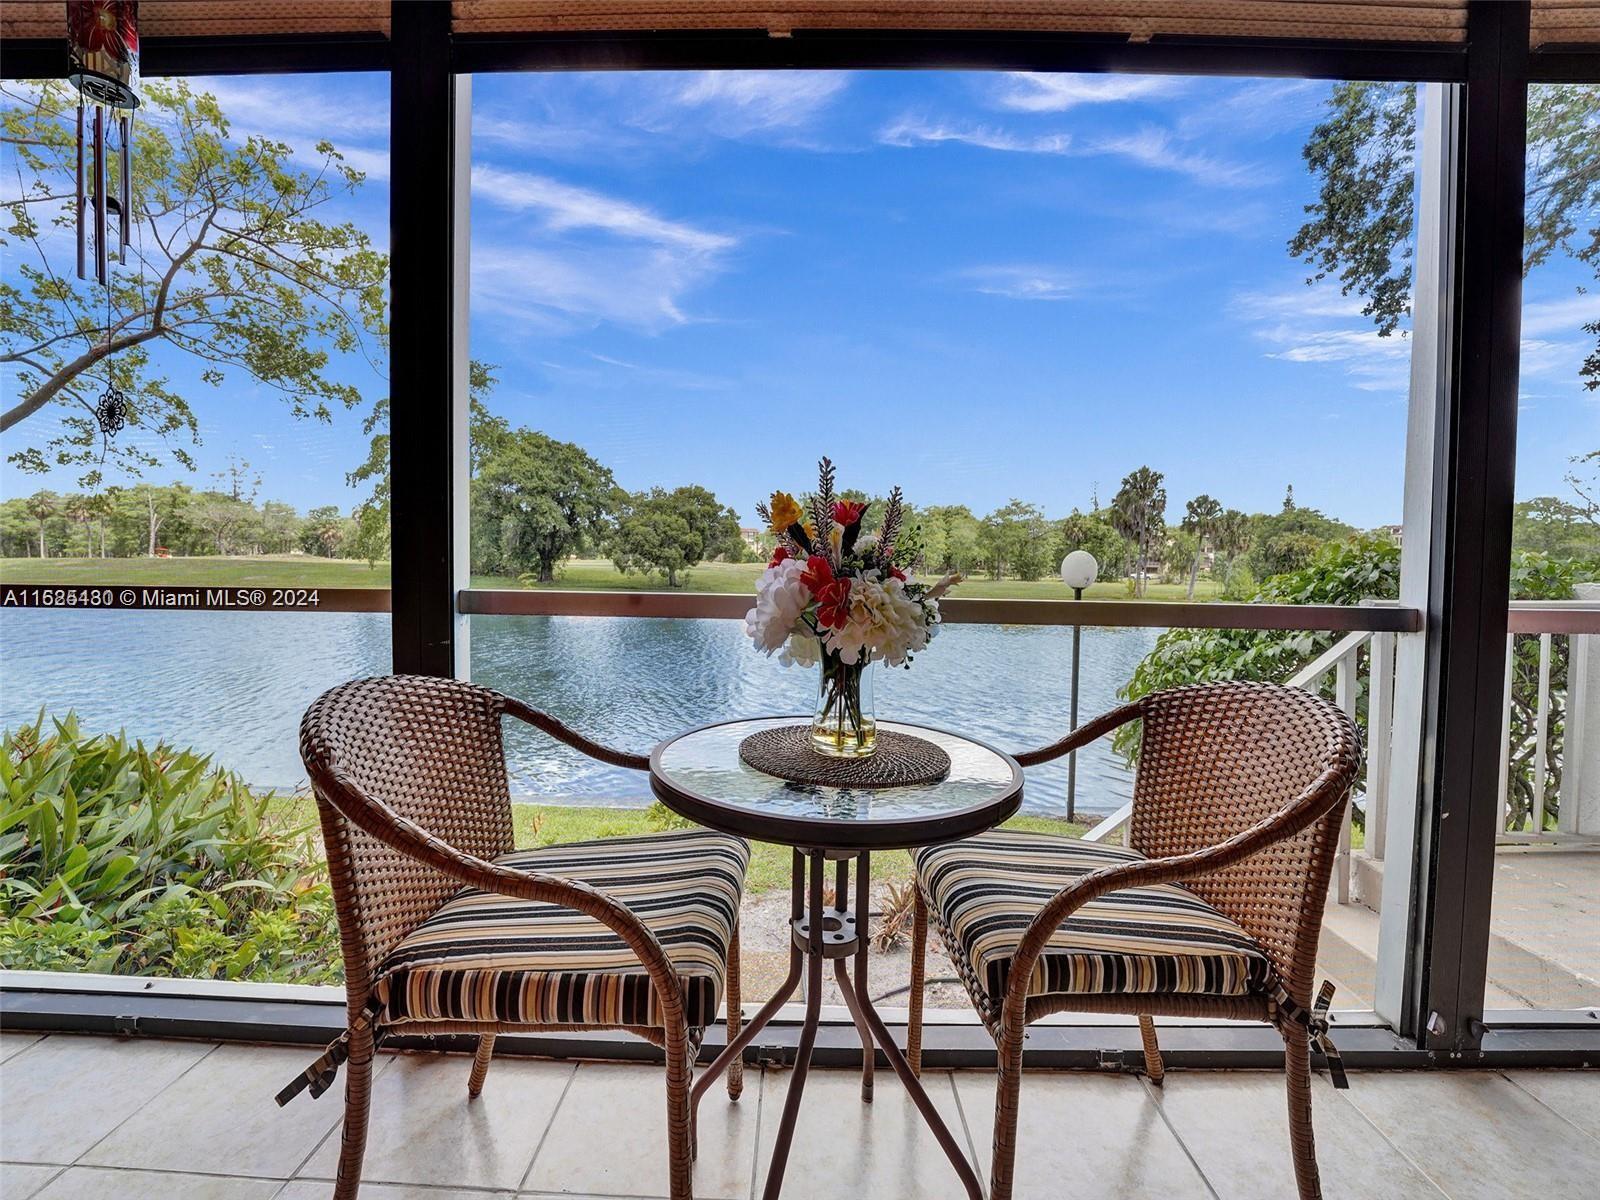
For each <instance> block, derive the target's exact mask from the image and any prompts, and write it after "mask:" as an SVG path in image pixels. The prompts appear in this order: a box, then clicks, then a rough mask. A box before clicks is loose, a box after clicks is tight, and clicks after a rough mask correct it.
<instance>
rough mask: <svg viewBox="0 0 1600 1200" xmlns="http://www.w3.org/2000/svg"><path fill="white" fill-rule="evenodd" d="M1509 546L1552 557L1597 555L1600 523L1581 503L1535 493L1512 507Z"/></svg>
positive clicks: (1566, 557)
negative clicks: (1530, 497) (1532, 496)
mask: <svg viewBox="0 0 1600 1200" xmlns="http://www.w3.org/2000/svg"><path fill="white" fill-rule="evenodd" d="M1511 546H1512V549H1514V550H1525V551H1531V552H1535V553H1539V554H1547V555H1549V556H1551V557H1552V558H1560V559H1576V558H1600V523H1597V522H1595V521H1594V520H1593V519H1592V518H1590V516H1589V515H1588V513H1587V512H1586V511H1585V509H1584V507H1583V506H1582V505H1579V504H1572V503H1569V502H1568V501H1566V500H1562V499H1560V498H1559V497H1556V496H1535V497H1534V498H1533V499H1531V500H1523V501H1521V502H1519V503H1518V504H1517V505H1516V506H1515V507H1514V508H1513V509H1512V510H1511Z"/></svg>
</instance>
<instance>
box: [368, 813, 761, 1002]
mask: <svg viewBox="0 0 1600 1200" xmlns="http://www.w3.org/2000/svg"><path fill="white" fill-rule="evenodd" d="M495 862H497V863H498V864H500V865H501V866H506V867H515V868H518V869H520V870H524V871H538V872H541V873H543V874H547V875H558V876H560V877H562V878H563V879H573V880H581V881H582V882H584V883H586V884H589V885H590V886H591V887H593V888H595V889H597V890H599V891H602V892H605V893H607V894H608V895H610V896H612V897H614V898H615V899H617V900H620V901H621V902H622V903H623V904H625V905H627V906H628V908H629V909H631V910H632V911H633V913H634V915H635V916H637V917H638V918H639V919H640V921H642V922H643V923H644V925H645V927H646V928H648V929H649V930H650V931H651V932H652V933H654V934H655V936H656V938H657V940H658V941H659V942H660V943H661V947H662V949H663V950H665V951H666V954H667V957H668V958H669V959H670V960H671V961H672V964H673V966H674V967H675V968H676V969H677V973H678V979H679V981H680V983H681V984H682V987H683V994H684V1001H685V1006H686V1014H687V1020H688V1024H689V1025H690V1026H691V1027H697V1026H705V1025H709V1024H711V1023H712V1022H713V1021H715V1020H716V1016H717V1005H718V1003H719V1002H720V1000H721V997H722V984H723V980H724V977H725V975H726V973H727V965H728V942H729V940H730V938H731V937H732V935H733V927H734V924H735V922H736V921H737V919H738V915H739V897H740V894H741V893H742V892H743V890H744V873H745V868H746V867H747V866H748V865H749V862H750V847H749V846H748V845H747V844H746V843H745V842H743V841H741V840H740V839H738V838H732V837H727V836H725V835H723V834H720V833H711V832H709V831H707V830H692V831H689V832H684V833H669V834H658V835H653V836H647V837H636V838H614V839H608V840H606V841H599V842H580V843H576V844H572V845H565V846H546V847H544V848H542V849H538V850H519V851H516V852H515V853H512V854H504V855H501V856H500V857H499V858H497V859H495ZM379 976H380V978H379V981H378V984H377V986H376V988H375V989H374V995H375V999H376V1000H377V1001H378V1002H379V1003H381V1004H382V1010H381V1013H380V1015H379V1020H380V1022H381V1023H393V1022H397V1021H487V1022H501V1023H507V1024H527V1025H635V1026H655V1027H660V1026H661V1025H662V1024H663V1021H662V1018H661V1014H660V1011H659V1005H658V1003H657V1001H656V997H655V989H654V988H653V987H652V986H651V984H650V977H649V975H648V974H647V973H646V972H645V969H644V967H643V965H642V964H641V963H640V962H639V958H638V955H636V954H635V953H634V952H633V951H632V950H631V949H629V948H628V945H627V943H626V942H624V941H623V940H622V939H621V938H620V937H619V936H617V934H615V933H613V932H612V931H611V930H610V929H608V928H606V927H605V926H604V925H602V924H601V923H600V922H599V921H596V920H595V919H594V918H592V917H587V916H584V915H583V914H581V913H578V912H574V911H573V910H572V909H570V908H562V907H560V906H559V905H554V904H539V903H534V902H531V901H526V900H516V899H513V898H511V897H509V896H502V895H499V894H498V893H495V892H484V891H480V890H478V889H476V888H463V889H462V890H461V891H459V892H457V893H456V895H455V896H454V897H453V898H452V899H450V900H449V901H448V902H446V903H445V905H444V906H443V907H442V908H440V909H439V911H438V912H436V913H434V914H433V916H431V917H429V918H428V919H427V920H426V921H424V922H423V923H422V924H421V925H420V926H418V927H417V928H416V929H415V930H413V931H412V932H411V933H410V934H409V935H408V936H407V937H406V938H405V939H404V940H403V941H402V942H401V943H400V944H399V945H398V946H396V947H395V949H394V951H393V953H391V954H390V955H389V957H388V958H387V959H386V960H385V961H384V963H383V965H382V967H381V968H380V969H379Z"/></svg>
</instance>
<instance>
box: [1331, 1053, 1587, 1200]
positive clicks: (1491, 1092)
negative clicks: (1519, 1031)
mask: <svg viewBox="0 0 1600 1200" xmlns="http://www.w3.org/2000/svg"><path fill="white" fill-rule="evenodd" d="M1345 1095H1346V1096H1348V1097H1349V1099H1350V1102H1351V1103H1352V1104H1355V1105H1356V1106H1357V1107H1359V1108H1360V1109H1361V1111H1362V1112H1364V1113H1365V1114H1366V1115H1367V1116H1368V1117H1369V1118H1371V1120H1372V1122H1373V1124H1375V1125H1376V1126H1377V1127H1378V1128H1379V1129H1380V1130H1382V1131H1383V1133H1384V1135H1385V1136H1386V1137H1387V1138H1388V1139H1389V1140H1390V1141H1391V1142H1393V1143H1394V1144H1395V1145H1396V1146H1398V1147H1399V1148H1400V1149H1401V1150H1403V1151H1404V1152H1405V1154H1406V1155H1407V1157H1409V1158H1410V1159H1411V1160H1412V1161H1413V1162H1415V1163H1416V1164H1417V1165H1418V1166H1419V1167H1421V1168H1422V1169H1423V1170H1424V1171H1426V1172H1427V1173H1428V1174H1429V1175H1430V1176H1431V1177H1432V1178H1433V1179H1434V1181H1435V1182H1437V1183H1438V1184H1439V1186H1440V1187H1441V1188H1443V1189H1444V1191H1445V1192H1446V1193H1448V1194H1449V1195H1450V1197H1451V1198H1452V1200H1567V1198H1568V1197H1580V1196H1593V1195H1594V1188H1595V1180H1596V1179H1600V1144H1597V1143H1596V1142H1595V1141H1594V1140H1593V1139H1591V1138H1587V1137H1585V1136H1584V1135H1583V1134H1581V1133H1579V1132H1577V1131H1576V1130H1575V1129H1573V1127H1572V1126H1571V1125H1569V1124H1567V1123H1566V1122H1565V1121H1563V1120H1562V1119H1561V1118H1560V1117H1558V1116H1556V1115H1555V1114H1554V1113H1553V1112H1551V1111H1550V1110H1549V1109H1548V1108H1546V1107H1545V1106H1544V1105H1542V1104H1540V1103H1539V1102H1538V1101H1537V1100H1535V1099H1534V1098H1533V1097H1532V1096H1530V1095H1528V1093H1526V1092H1525V1091H1523V1090H1522V1089H1520V1088H1518V1087H1516V1086H1514V1085H1513V1084H1511V1083H1510V1082H1509V1081H1507V1080H1505V1079H1503V1078H1501V1077H1500V1076H1499V1075H1495V1074H1490V1073H1489V1072H1470V1073H1468V1072H1455V1071H1433V1072H1427V1073H1424V1072H1420V1071H1416V1072H1400V1071H1396V1072H1389V1073H1377V1074H1371V1075H1362V1076H1358V1077H1356V1078H1355V1079H1353V1080H1351V1084H1350V1090H1349V1091H1348V1092H1346V1093H1345ZM1324 1161H1326V1160H1324Z"/></svg>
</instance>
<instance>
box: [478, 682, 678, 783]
mask: <svg viewBox="0 0 1600 1200" xmlns="http://www.w3.org/2000/svg"><path fill="white" fill-rule="evenodd" d="M501 700H502V701H503V702H504V704H505V711H506V712H508V713H510V714H511V715H512V716H513V717H516V718H517V719H518V720H520V721H523V722H526V723H527V724H529V725H532V726H534V727H535V728H538V729H542V730H544V732H546V733H548V734H549V735H550V736H551V737H553V738H556V739H557V740H558V741H563V742H565V743H566V744H567V745H569V746H571V747H572V748H573V749H574V750H578V751H581V752H582V753H584V754H587V755H588V756H589V757H590V758H596V759H599V760H600V761H601V762H606V763H610V764H611V765H612V766H614V767H626V768H628V769H629V770H631V771H648V770H649V769H650V758H649V756H648V755H644V754H633V753H631V752H629V751H627V750H613V749H612V748H611V747H610V746H605V745H602V744H601V743H599V742H597V741H594V740H593V739H591V738H587V737H584V736H583V734H581V733H579V732H578V731H577V730H576V729H573V728H572V727H571V726H569V725H565V724H563V723H562V722H561V721H558V720H557V719H556V718H555V717H552V716H551V715H550V714H549V713H544V712H540V711H539V710H538V709H537V708H530V707H529V706H528V705H526V704H524V703H523V702H522V701H521V700H518V699H517V698H516V697H515V696H505V695H502V696H501Z"/></svg>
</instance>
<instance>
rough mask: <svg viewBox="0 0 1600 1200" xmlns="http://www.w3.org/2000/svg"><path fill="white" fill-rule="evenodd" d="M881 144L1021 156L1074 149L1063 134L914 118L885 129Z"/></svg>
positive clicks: (881, 136)
mask: <svg viewBox="0 0 1600 1200" xmlns="http://www.w3.org/2000/svg"><path fill="white" fill-rule="evenodd" d="M878 141H879V142H881V143H883V144H884V145H886V146H906V147H911V146H932V145H938V144H939V143H941V142H961V143H964V144H966V145H968V146H979V147H981V148H982V149H985V150H1004V151H1010V152H1014V153H1019V154H1066V153H1067V152H1068V151H1069V150H1070V148H1071V146H1072V138H1071V137H1070V136H1069V135H1068V134H1064V133H1061V134H1044V135H1040V136H1035V137H1024V136H1018V135H1016V134H1011V133H1007V132H1006V131H1005V130H1003V129H997V128H995V127H994V126H992V125H959V124H934V123H930V122H927V121H923V120H920V119H918V118H915V117H902V118H901V119H900V120H898V121H896V122H894V123H893V124H892V125H888V126H885V127H884V129H883V130H882V131H881V132H880V133H879V134H878Z"/></svg>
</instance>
